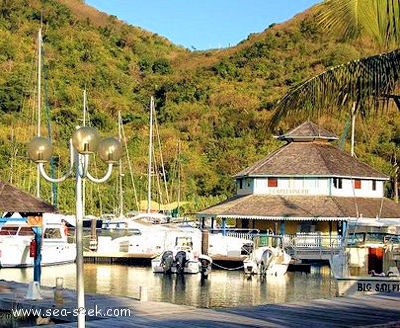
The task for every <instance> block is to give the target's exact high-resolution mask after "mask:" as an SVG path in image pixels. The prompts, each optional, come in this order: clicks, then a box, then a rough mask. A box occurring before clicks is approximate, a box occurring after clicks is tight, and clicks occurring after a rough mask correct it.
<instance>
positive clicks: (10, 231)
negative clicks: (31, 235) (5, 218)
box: [0, 226, 18, 236]
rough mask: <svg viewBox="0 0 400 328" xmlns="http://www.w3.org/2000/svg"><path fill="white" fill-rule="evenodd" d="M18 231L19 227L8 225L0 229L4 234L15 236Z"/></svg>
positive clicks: (0, 233) (0, 232)
mask: <svg viewBox="0 0 400 328" xmlns="http://www.w3.org/2000/svg"><path fill="white" fill-rule="evenodd" d="M17 232H18V227H7V226H3V227H2V228H1V230H0V235H2V236H15V235H16V234H17Z"/></svg>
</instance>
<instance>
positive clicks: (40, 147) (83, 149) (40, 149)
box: [28, 126, 122, 328]
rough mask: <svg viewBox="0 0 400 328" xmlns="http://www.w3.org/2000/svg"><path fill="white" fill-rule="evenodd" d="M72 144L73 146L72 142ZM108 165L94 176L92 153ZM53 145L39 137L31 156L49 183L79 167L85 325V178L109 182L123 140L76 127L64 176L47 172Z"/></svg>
mask: <svg viewBox="0 0 400 328" xmlns="http://www.w3.org/2000/svg"><path fill="white" fill-rule="evenodd" d="M71 144H72V145H71ZM96 151H97V153H98V154H99V156H100V158H101V159H102V160H103V161H104V162H105V163H106V164H107V165H108V169H107V172H106V174H105V175H104V177H103V178H95V177H93V176H92V175H91V174H90V173H89V171H88V167H89V155H90V154H93V153H94V152H96ZM52 152H53V146H52V145H51V143H50V141H49V140H48V139H47V138H45V137H35V138H33V140H32V141H31V142H30V143H29V144H28V155H29V157H30V159H31V160H33V161H34V162H35V163H36V164H37V165H38V167H39V171H40V174H41V175H42V176H43V177H44V178H45V179H46V180H47V181H49V182H55V183H59V182H62V181H64V180H65V179H67V178H68V177H70V176H71V175H72V174H73V168H74V166H75V179H76V229H75V231H76V292H77V301H78V309H79V313H78V327H79V328H83V327H85V292H84V277H83V243H82V240H83V238H82V237H83V227H82V222H83V198H82V197H83V196H82V179H85V178H88V179H89V180H90V181H92V182H95V183H102V182H105V181H106V180H107V179H108V178H109V177H110V176H111V172H112V167H113V164H115V163H117V162H118V160H119V159H120V158H121V156H122V146H121V143H120V142H119V141H118V139H116V138H112V137H111V138H105V139H102V140H100V141H99V136H98V132H97V131H96V129H94V128H91V127H86V126H84V127H81V128H78V129H77V130H75V132H74V133H73V135H72V138H71V141H70V166H69V169H68V172H67V173H66V174H64V175H63V176H62V177H60V178H57V179H54V178H51V177H49V176H48V175H47V173H46V172H45V169H44V164H45V163H46V162H48V161H49V160H50V158H51V156H52Z"/></svg>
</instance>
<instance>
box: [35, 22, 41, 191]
mask: <svg viewBox="0 0 400 328" xmlns="http://www.w3.org/2000/svg"><path fill="white" fill-rule="evenodd" d="M37 80H38V85H37V93H38V95H37V113H38V114H37V115H38V120H37V136H38V137H40V121H41V108H42V103H41V101H42V92H41V85H42V29H41V28H39V32H38V75H37ZM36 197H37V198H40V171H39V166H37V175H36Z"/></svg>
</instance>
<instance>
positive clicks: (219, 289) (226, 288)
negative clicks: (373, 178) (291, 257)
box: [0, 264, 336, 308]
mask: <svg viewBox="0 0 400 328" xmlns="http://www.w3.org/2000/svg"><path fill="white" fill-rule="evenodd" d="M84 269H85V290H86V292H88V293H101V294H112V295H121V296H129V297H134V298H138V297H139V287H140V286H145V287H147V290H148V299H149V300H151V301H162V302H170V303H175V304H186V305H193V306H197V307H207V308H218V307H235V306H239V305H259V304H267V303H283V302H292V301H299V300H307V299H316V298H325V297H333V296H335V293H336V285H335V282H334V279H333V278H332V277H331V275H330V269H329V266H322V267H312V270H311V273H308V274H306V273H301V272H288V273H287V274H286V275H285V276H283V277H269V276H268V277H266V278H261V277H259V276H252V277H250V278H249V277H246V276H245V275H244V273H243V271H227V270H218V269H213V271H212V273H211V275H210V276H209V277H208V279H205V280H201V278H200V275H184V276H177V275H162V274H154V273H153V272H152V270H151V268H150V267H136V266H127V265H117V264H113V265H108V264H85V267H84ZM56 277H63V278H64V287H66V288H71V289H74V288H75V265H74V264H68V265H60V266H53V267H44V268H42V282H41V283H42V285H47V286H54V285H55V279H56ZM32 278H33V270H32V268H27V269H1V270H0V279H5V280H15V281H21V282H29V281H31V280H32Z"/></svg>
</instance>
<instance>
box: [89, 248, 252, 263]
mask: <svg viewBox="0 0 400 328" xmlns="http://www.w3.org/2000/svg"><path fill="white" fill-rule="evenodd" d="M157 256H158V254H152V253H125V252H113V253H100V252H93V251H86V252H83V258H84V261H85V262H86V263H110V264H111V263H128V264H129V263H138V261H139V262H141V263H148V264H150V263H151V260H152V259H154V258H155V257H157ZM245 257H246V256H245V255H240V256H230V255H213V256H211V258H212V259H213V261H214V262H220V263H227V264H231V263H234V264H235V265H236V266H237V265H238V263H241V264H243V260H244V258H245Z"/></svg>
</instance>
